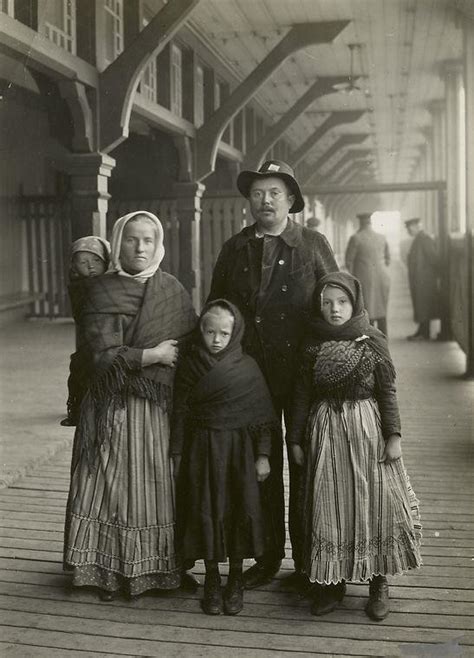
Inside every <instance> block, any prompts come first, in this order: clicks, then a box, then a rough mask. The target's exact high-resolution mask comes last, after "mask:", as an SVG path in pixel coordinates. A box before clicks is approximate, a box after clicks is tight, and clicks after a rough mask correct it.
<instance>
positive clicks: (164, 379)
mask: <svg viewBox="0 0 474 658" xmlns="http://www.w3.org/2000/svg"><path fill="white" fill-rule="evenodd" d="M111 242H112V253H111V258H112V265H111V270H110V271H109V272H108V273H106V274H105V275H103V276H101V277H97V278H94V279H91V280H90V285H89V287H88V294H87V298H86V299H85V300H84V304H83V308H82V330H83V338H84V347H83V349H86V350H88V352H89V357H90V361H91V363H92V364H93V369H92V374H91V378H90V381H89V386H88V389H87V392H86V394H85V396H84V399H83V401H82V404H81V409H80V415H79V422H78V425H77V429H76V433H75V437H74V447H73V457H72V466H71V485H70V491H69V499H68V505H67V512H66V528H65V546H64V565H65V568H66V569H67V570H71V571H72V573H73V584H74V585H76V586H80V585H87V586H95V587H97V588H99V590H100V597H101V598H102V599H103V600H110V599H111V598H113V597H115V596H116V595H118V594H119V593H120V592H122V593H124V594H127V595H128V596H131V597H133V596H136V595H139V594H140V593H142V592H144V591H145V590H148V589H153V588H159V589H172V588H175V587H178V586H179V584H180V572H181V569H180V562H179V560H178V554H177V550H176V541H175V492H174V480H173V476H172V472H171V460H170V457H169V424H170V420H169V416H170V412H171V404H172V389H173V380H174V368H173V366H174V364H175V362H176V358H177V353H178V341H180V340H181V339H183V338H184V337H186V336H188V335H189V334H190V333H191V332H192V330H193V328H194V327H195V324H196V315H195V313H194V310H193V308H192V305H191V300H190V298H189V295H188V294H187V292H186V291H185V290H184V288H183V287H182V285H181V284H180V283H179V282H178V281H177V280H176V279H175V278H174V277H173V276H171V275H169V274H166V273H165V272H162V271H161V270H160V269H159V266H160V263H161V261H162V259H163V256H164V247H163V228H162V226H161V223H160V221H159V220H158V218H157V217H156V216H155V215H153V214H151V213H148V212H143V211H140V212H135V213H130V214H129V215H125V216H124V217H122V218H120V219H119V220H117V222H116V223H115V225H114V228H113V233H112V241H111Z"/></svg>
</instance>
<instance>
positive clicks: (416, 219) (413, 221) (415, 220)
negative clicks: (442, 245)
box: [404, 217, 421, 228]
mask: <svg viewBox="0 0 474 658" xmlns="http://www.w3.org/2000/svg"><path fill="white" fill-rule="evenodd" d="M420 221H421V220H420V218H419V217H413V218H412V219H406V220H405V222H404V224H405V226H406V227H407V228H408V227H409V226H412V225H413V224H418V223H419V222H420Z"/></svg>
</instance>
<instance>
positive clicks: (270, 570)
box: [244, 560, 281, 589]
mask: <svg viewBox="0 0 474 658" xmlns="http://www.w3.org/2000/svg"><path fill="white" fill-rule="evenodd" d="M280 566H281V560H278V562H271V563H267V562H256V563H255V564H254V565H252V566H251V567H250V568H249V569H247V571H244V587H245V589H254V588H255V587H260V585H266V584H267V583H269V582H270V581H271V580H272V578H273V576H276V574H277V573H278V572H279V571H280Z"/></svg>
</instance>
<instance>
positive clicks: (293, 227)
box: [235, 217, 303, 249]
mask: <svg viewBox="0 0 474 658" xmlns="http://www.w3.org/2000/svg"><path fill="white" fill-rule="evenodd" d="M256 226H257V223H256V222H255V223H254V224H251V225H250V226H246V227H245V228H243V229H242V230H241V232H240V233H239V234H238V235H237V236H236V238H235V242H236V245H235V246H236V248H237V249H241V248H242V247H245V245H246V244H248V242H249V241H250V240H253V239H254V238H255V228H256ZM278 237H279V238H281V239H282V240H283V241H284V242H286V244H287V245H288V246H289V247H297V246H298V245H299V244H301V242H302V240H303V228H302V226H300V224H297V223H296V222H294V221H293V220H292V219H290V218H289V217H288V223H287V225H286V227H285V230H284V231H283V232H282V233H280V235H279V236H278Z"/></svg>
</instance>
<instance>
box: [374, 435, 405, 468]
mask: <svg viewBox="0 0 474 658" xmlns="http://www.w3.org/2000/svg"><path fill="white" fill-rule="evenodd" d="M401 456H402V440H401V437H400V436H399V435H398V434H392V435H391V436H389V437H388V439H387V440H386V442H385V449H384V451H383V455H382V459H379V463H382V462H385V463H386V464H390V462H394V461H396V460H397V459H400V457H401Z"/></svg>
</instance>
